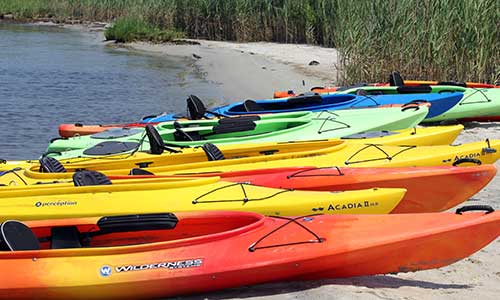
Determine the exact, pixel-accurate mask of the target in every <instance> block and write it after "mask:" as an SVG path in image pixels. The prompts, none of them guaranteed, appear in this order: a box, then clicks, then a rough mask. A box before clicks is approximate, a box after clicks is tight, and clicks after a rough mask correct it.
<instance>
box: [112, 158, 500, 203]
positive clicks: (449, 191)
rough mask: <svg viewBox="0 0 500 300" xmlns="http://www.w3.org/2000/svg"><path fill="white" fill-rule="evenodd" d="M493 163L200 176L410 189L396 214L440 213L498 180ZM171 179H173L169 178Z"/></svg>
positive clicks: (317, 187)
mask: <svg viewBox="0 0 500 300" xmlns="http://www.w3.org/2000/svg"><path fill="white" fill-rule="evenodd" d="M496 173H497V169H496V167H495V166H494V165H480V166H471V167H451V166H432V167H402V168H335V167H333V168H315V167H292V168H274V169H260V170H248V171H236V172H224V173H201V174H200V173H198V174H194V176H196V177H200V176H219V177H221V178H222V180H224V181H231V182H248V183H251V184H253V185H258V186H264V187H271V188H279V189H294V190H311V191H332V192H335V191H351V190H362V189H369V188H375V187H378V188H405V189H406V190H407V192H406V194H405V196H404V198H403V200H402V201H401V202H400V204H398V206H396V208H395V209H394V210H393V211H392V212H391V213H414V212H439V211H444V210H447V209H450V208H452V207H454V206H457V205H459V204H460V203H462V202H464V201H466V200H467V199H469V198H470V197H472V196H473V195H475V194H476V193H478V192H479V191H480V190H482V189H483V188H484V187H485V186H486V185H487V184H488V183H489V182H490V181H491V180H492V179H493V177H495V175H496ZM141 177H142V178H148V177H151V178H154V177H162V176H154V175H133V176H110V179H127V178H128V179H137V178H141ZM164 177H171V176H164Z"/></svg>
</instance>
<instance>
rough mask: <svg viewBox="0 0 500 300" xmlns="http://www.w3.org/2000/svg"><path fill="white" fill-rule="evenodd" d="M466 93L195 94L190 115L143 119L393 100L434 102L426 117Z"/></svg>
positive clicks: (153, 118)
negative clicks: (225, 97) (229, 98)
mask: <svg viewBox="0 0 500 300" xmlns="http://www.w3.org/2000/svg"><path fill="white" fill-rule="evenodd" d="M462 97H463V93H460V92H456V93H445V94H438V93H432V94H402V95H401V94H399V95H376V96H375V95H352V94H323V95H319V94H312V93H311V94H309V93H307V94H304V95H300V96H297V97H290V98H281V99H269V100H245V101H242V102H235V103H232V104H229V105H224V106H220V107H216V108H213V109H211V110H207V109H206V108H205V106H204V104H203V102H201V100H200V99H198V97H196V96H190V97H189V98H188V100H187V103H188V116H183V115H180V114H162V115H158V116H149V117H145V118H143V119H142V121H141V122H142V123H151V122H165V121H171V120H176V119H179V118H188V119H201V118H210V117H215V116H236V115H249V114H267V113H280V112H294V111H324V110H339V109H351V108H363V107H377V106H384V105H391V104H407V103H425V102H428V103H430V104H431V107H430V109H429V114H428V115H427V117H426V119H428V118H434V117H436V116H439V115H441V114H443V113H445V112H447V111H448V110H449V109H451V108H452V107H454V106H455V105H456V104H457V103H458V102H459V101H460V100H461V99H462Z"/></svg>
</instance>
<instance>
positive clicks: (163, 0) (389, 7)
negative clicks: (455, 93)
mask: <svg viewBox="0 0 500 300" xmlns="http://www.w3.org/2000/svg"><path fill="white" fill-rule="evenodd" d="M2 13H4V14H5V13H13V14H15V15H16V17H18V18H27V19H32V18H40V17H51V18H56V19H63V20H64V19H68V18H78V19H82V20H89V21H108V22H109V21H114V20H116V19H119V18H128V20H131V19H133V18H135V19H137V20H141V21H144V22H147V23H148V24H149V25H148V26H152V27H154V28H158V29H159V30H162V29H172V30H173V32H176V31H182V32H185V34H186V35H187V36H188V37H193V38H205V39H212V40H233V41H274V42H281V43H308V44H318V45H323V46H326V47H336V48H337V49H338V50H339V53H340V59H339V66H338V68H339V69H340V70H341V71H340V72H339V74H338V78H337V79H338V82H339V83H353V82H359V81H381V80H386V76H387V74H388V73H389V72H390V71H392V70H399V71H400V72H401V73H402V74H404V75H405V77H406V78H408V79H417V78H418V79H439V80H469V81H482V82H494V81H495V80H498V79H499V77H500V30H499V26H498V24H500V10H499V9H498V0H459V1H456V0H418V1H417V0H372V1H363V0H23V1H12V0H0V14H2Z"/></svg>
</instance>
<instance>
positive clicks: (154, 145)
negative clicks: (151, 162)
mask: <svg viewBox="0 0 500 300" xmlns="http://www.w3.org/2000/svg"><path fill="white" fill-rule="evenodd" d="M145 130H146V135H147V136H148V139H149V153H151V154H162V153H163V151H164V150H167V151H169V152H171V153H179V152H180V151H179V150H175V149H172V148H169V147H167V146H166V145H165V143H164V142H163V138H162V137H161V135H160V133H159V132H158V130H156V128H155V127H154V126H153V125H151V124H148V125H146V128H145ZM138 145H139V144H138Z"/></svg>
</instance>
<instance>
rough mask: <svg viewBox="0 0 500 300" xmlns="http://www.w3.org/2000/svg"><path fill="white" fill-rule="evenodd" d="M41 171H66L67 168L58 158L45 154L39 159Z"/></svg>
mask: <svg viewBox="0 0 500 300" xmlns="http://www.w3.org/2000/svg"><path fill="white" fill-rule="evenodd" d="M38 162H39V163H40V172H41V173H66V168H64V166H63V165H62V164H61V162H59V161H58V160H57V159H55V158H53V157H50V156H44V157H42V158H40V160H38Z"/></svg>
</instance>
